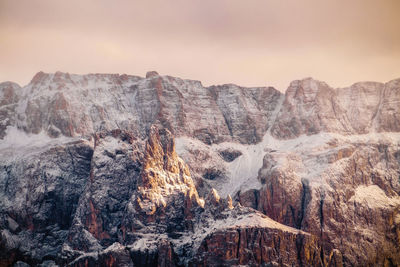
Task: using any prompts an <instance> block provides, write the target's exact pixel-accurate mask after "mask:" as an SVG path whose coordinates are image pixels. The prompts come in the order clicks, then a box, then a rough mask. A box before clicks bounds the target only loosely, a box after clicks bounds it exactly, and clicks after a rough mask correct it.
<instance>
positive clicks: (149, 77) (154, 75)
mask: <svg viewBox="0 0 400 267" xmlns="http://www.w3.org/2000/svg"><path fill="white" fill-rule="evenodd" d="M157 76H159V74H158V72H157V71H148V72H147V73H146V79H151V78H153V77H157Z"/></svg>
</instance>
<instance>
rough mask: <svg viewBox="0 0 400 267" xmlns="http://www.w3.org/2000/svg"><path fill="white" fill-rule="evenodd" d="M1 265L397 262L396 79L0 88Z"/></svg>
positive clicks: (102, 80) (100, 82) (148, 80)
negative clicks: (336, 83) (281, 87)
mask: <svg viewBox="0 0 400 267" xmlns="http://www.w3.org/2000/svg"><path fill="white" fill-rule="evenodd" d="M0 265H1V266H337V267H338V266H400V79H396V80H392V81H389V82H387V83H378V82H359V83H355V84H353V85H351V86H349V87H345V88H332V87H330V86H329V85H328V84H326V83H325V82H321V81H318V80H314V79H312V78H305V79H303V80H295V81H293V82H291V83H290V85H289V87H288V89H287V90H286V92H285V93H282V92H280V91H278V90H276V89H275V88H273V87H251V88H247V87H241V86H237V85H234V84H225V85H217V86H209V87H205V86H203V85H202V83H201V82H199V81H194V80H187V79H180V78H176V77H171V76H162V75H159V74H158V73H157V72H155V71H151V72H148V73H147V74H146V77H139V76H131V75H126V74H124V75H118V74H87V75H76V74H68V73H62V72H56V73H52V74H49V73H43V72H39V73H37V74H36V75H35V76H34V77H33V79H32V81H31V82H30V83H29V84H28V85H26V86H24V87H20V86H19V85H18V84H16V83H13V82H3V83H0Z"/></svg>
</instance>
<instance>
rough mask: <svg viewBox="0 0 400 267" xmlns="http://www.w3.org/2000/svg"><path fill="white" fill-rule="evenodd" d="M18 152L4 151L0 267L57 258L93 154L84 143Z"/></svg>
mask: <svg viewBox="0 0 400 267" xmlns="http://www.w3.org/2000/svg"><path fill="white" fill-rule="evenodd" d="M18 149H19V150H17V151H13V149H10V150H5V149H3V150H2V158H1V163H0V164H1V171H0V185H1V188H2V190H1V191H0V213H1V217H0V229H1V237H0V240H1V241H0V246H1V249H0V250H1V253H0V265H7V264H11V263H13V262H15V261H16V259H18V258H19V259H23V260H26V261H27V262H29V263H37V261H38V260H41V259H46V258H47V259H57V258H58V253H59V251H60V249H61V246H62V242H63V239H65V237H66V236H67V234H68V231H69V229H70V227H71V223H72V218H73V216H74V213H75V211H76V209H77V206H78V200H79V198H80V196H81V194H82V192H83V188H84V185H85V182H86V178H85V177H87V176H88V175H89V171H90V161H91V157H92V153H93V147H92V145H91V143H89V142H87V141H76V142H65V143H61V144H60V143H58V142H56V143H54V142H53V143H47V144H45V146H44V147H43V144H42V146H41V147H34V146H28V147H27V146H24V147H18ZM43 149H44V150H43Z"/></svg>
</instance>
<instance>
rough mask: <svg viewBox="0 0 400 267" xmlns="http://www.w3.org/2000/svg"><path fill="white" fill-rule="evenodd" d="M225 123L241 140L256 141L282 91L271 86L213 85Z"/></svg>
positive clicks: (266, 124) (267, 122)
mask: <svg viewBox="0 0 400 267" xmlns="http://www.w3.org/2000/svg"><path fill="white" fill-rule="evenodd" d="M210 91H211V92H212V94H213V95H214V97H215V99H216V102H217V104H218V106H219V108H220V109H221V111H222V114H223V116H224V119H225V122H226V125H227V127H228V129H229V132H230V134H231V135H232V136H237V137H238V139H239V141H240V142H242V143H258V142H260V141H261V140H262V137H263V136H264V134H265V132H266V131H267V129H268V128H269V127H270V126H271V117H272V116H273V113H274V111H275V109H276V108H277V106H278V105H279V104H280V101H281V98H282V94H281V93H280V92H279V91H277V90H275V89H274V88H272V87H260V88H243V87H239V86H236V85H222V86H212V87H210Z"/></svg>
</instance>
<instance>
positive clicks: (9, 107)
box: [0, 82, 21, 138]
mask: <svg viewBox="0 0 400 267" xmlns="http://www.w3.org/2000/svg"><path fill="white" fill-rule="evenodd" d="M19 90H21V87H20V86H19V85H18V84H16V83H12V82H4V83H0V138H4V136H5V134H6V129H7V127H8V126H10V125H14V124H15V121H14V114H15V108H16V107H17V103H18V101H19V96H18V95H19V92H18V91H19Z"/></svg>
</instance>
